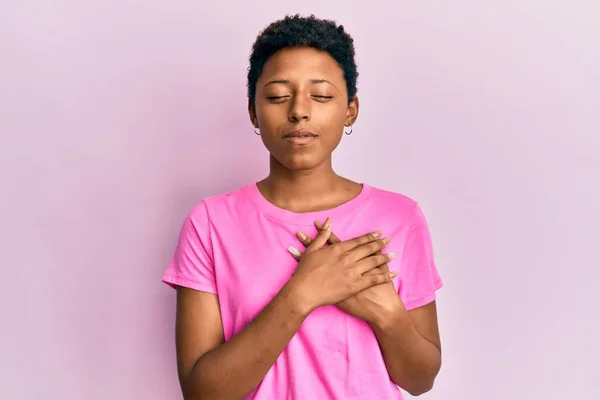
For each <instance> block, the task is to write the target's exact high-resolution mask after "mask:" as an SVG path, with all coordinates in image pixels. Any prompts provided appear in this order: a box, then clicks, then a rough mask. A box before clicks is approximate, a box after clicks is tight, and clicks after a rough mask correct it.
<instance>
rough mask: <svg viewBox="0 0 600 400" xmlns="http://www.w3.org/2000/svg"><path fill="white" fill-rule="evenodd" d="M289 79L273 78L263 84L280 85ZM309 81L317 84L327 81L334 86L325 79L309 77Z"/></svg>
mask: <svg viewBox="0 0 600 400" xmlns="http://www.w3.org/2000/svg"><path fill="white" fill-rule="evenodd" d="M289 83H290V81H289V80H287V79H275V80H272V81H269V82H267V83H266V84H265V87H267V86H269V85H274V84H281V85H289ZM310 83H312V84H319V83H328V84H330V85H331V86H333V87H336V86H335V85H334V84H333V83H331V82H329V81H328V80H327V79H311V80H310Z"/></svg>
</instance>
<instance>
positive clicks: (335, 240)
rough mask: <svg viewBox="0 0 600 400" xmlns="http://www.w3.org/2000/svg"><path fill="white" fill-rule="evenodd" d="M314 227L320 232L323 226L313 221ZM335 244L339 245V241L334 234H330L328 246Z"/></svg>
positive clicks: (319, 222)
mask: <svg viewBox="0 0 600 400" xmlns="http://www.w3.org/2000/svg"><path fill="white" fill-rule="evenodd" d="M315 226H316V227H317V230H319V231H320V230H321V229H323V224H321V221H315ZM336 243H341V240H340V238H339V237H337V236H336V235H335V233H333V232H331V236H330V237H329V244H336Z"/></svg>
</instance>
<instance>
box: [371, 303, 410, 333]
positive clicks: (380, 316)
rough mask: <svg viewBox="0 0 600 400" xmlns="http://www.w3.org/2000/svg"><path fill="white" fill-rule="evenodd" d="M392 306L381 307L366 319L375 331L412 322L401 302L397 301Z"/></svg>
mask: <svg viewBox="0 0 600 400" xmlns="http://www.w3.org/2000/svg"><path fill="white" fill-rule="evenodd" d="M398 303H399V304H395V305H394V306H393V307H388V308H385V307H381V308H378V309H377V310H376V311H375V312H373V313H372V318H371V319H370V320H369V321H367V322H368V323H369V325H370V326H371V327H372V328H373V330H375V331H376V332H386V331H389V330H390V329H391V328H396V327H398V326H402V325H404V324H406V323H412V322H411V321H410V317H409V316H408V312H407V311H406V308H405V307H404V304H402V302H398Z"/></svg>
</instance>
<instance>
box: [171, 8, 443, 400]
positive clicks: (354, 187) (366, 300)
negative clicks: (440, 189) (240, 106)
mask: <svg viewBox="0 0 600 400" xmlns="http://www.w3.org/2000/svg"><path fill="white" fill-rule="evenodd" d="M357 75H358V73H357V70H356V64H355V60H354V46H353V41H352V38H351V37H350V36H349V35H348V34H347V33H346V32H345V31H344V29H343V27H341V26H337V25H336V24H335V23H334V22H332V21H327V20H320V19H317V18H315V17H308V18H305V17H300V16H297V15H296V16H293V17H286V18H284V19H283V20H280V21H277V22H274V23H272V24H271V25H269V26H268V27H267V28H266V29H265V30H264V31H263V32H262V33H261V34H260V35H259V36H258V38H257V39H256V42H255V44H254V46H253V50H252V55H251V57H250V68H249V71H248V99H249V107H248V110H249V115H250V120H251V122H252V124H253V125H254V127H255V133H257V134H260V137H261V139H262V141H263V143H264V145H265V146H266V148H267V149H268V150H269V152H270V173H269V175H268V177H267V178H265V179H264V180H262V181H260V182H258V183H253V184H249V185H247V186H244V187H242V188H240V189H238V190H235V191H233V192H231V193H228V194H224V195H217V196H212V197H209V198H205V199H203V200H202V201H201V202H200V203H199V204H198V205H197V206H196V207H195V208H194V209H193V210H192V211H191V212H190V213H189V215H188V216H187V218H186V219H185V221H184V224H183V228H182V230H181V234H180V237H179V243H178V246H177V249H176V251H175V254H174V257H173V260H172V262H171V264H170V266H169V267H168V269H167V271H166V272H165V274H164V277H163V280H164V282H166V283H168V284H169V285H171V286H173V287H176V288H177V318H176V321H177V322H176V347H177V361H178V372H179V379H180V383H181V387H182V391H183V393H184V397H185V398H186V399H242V398H249V399H311V400H319V399H361V400H368V399H401V398H402V395H401V393H400V390H399V389H398V386H400V387H402V388H404V389H405V390H407V391H408V392H410V393H411V394H413V395H418V394H421V393H424V392H426V391H428V390H429V389H430V388H431V387H432V385H433V381H434V378H435V376H436V375H437V373H438V371H439V369H440V363H441V351H440V338H439V333H438V327H437V316H436V307H435V301H434V300H435V292H436V290H437V289H439V288H440V287H441V280H440V277H439V275H438V273H437V270H436V267H435V265H434V261H433V255H432V248H431V242H430V237H429V232H428V229H427V224H426V221H425V218H424V216H423V213H422V212H421V209H420V208H419V206H418V205H417V203H415V202H414V201H413V200H411V199H409V198H407V197H405V196H402V195H400V194H395V193H391V192H388V191H384V190H380V189H376V188H374V187H371V186H369V185H368V184H359V183H357V182H353V181H351V180H349V179H346V178H344V177H341V176H339V175H337V174H336V173H335V172H334V171H333V169H332V162H331V154H332V152H333V150H334V149H335V148H336V147H337V145H338V144H339V142H340V140H341V138H342V135H343V132H344V129H345V130H346V133H351V132H352V125H353V123H354V122H355V121H356V119H357V117H358V110H359V102H358V97H357V96H356V79H357ZM303 248H304V251H303V252H302V251H301V250H302V249H303ZM290 253H291V254H290ZM397 385H398V386H397Z"/></svg>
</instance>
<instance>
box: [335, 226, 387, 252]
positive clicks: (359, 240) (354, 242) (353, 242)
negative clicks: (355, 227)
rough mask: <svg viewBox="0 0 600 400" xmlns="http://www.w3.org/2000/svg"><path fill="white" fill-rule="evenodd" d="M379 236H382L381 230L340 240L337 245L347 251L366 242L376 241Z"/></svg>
mask: <svg viewBox="0 0 600 400" xmlns="http://www.w3.org/2000/svg"><path fill="white" fill-rule="evenodd" d="M379 237H381V232H379V231H376V232H371V233H367V234H366V235H362V236H358V237H355V238H354V239H350V240H346V241H344V242H340V243H338V244H336V246H338V248H339V249H340V250H341V251H342V252H346V251H350V250H352V249H354V248H357V247H359V246H362V245H364V244H367V243H371V242H374V241H376V240H378V239H379Z"/></svg>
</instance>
